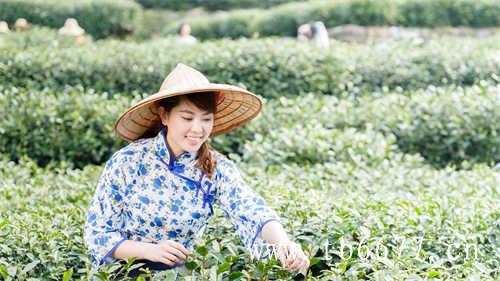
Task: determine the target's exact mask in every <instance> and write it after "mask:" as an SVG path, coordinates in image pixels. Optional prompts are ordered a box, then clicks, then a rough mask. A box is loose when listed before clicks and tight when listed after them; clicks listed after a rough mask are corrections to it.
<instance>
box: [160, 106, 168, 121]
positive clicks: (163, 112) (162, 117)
mask: <svg viewBox="0 0 500 281" xmlns="http://www.w3.org/2000/svg"><path fill="white" fill-rule="evenodd" d="M158 113H159V115H160V120H161V123H162V124H163V125H164V126H167V125H168V112H167V111H166V110H165V108H164V107H163V106H159V107H158Z"/></svg>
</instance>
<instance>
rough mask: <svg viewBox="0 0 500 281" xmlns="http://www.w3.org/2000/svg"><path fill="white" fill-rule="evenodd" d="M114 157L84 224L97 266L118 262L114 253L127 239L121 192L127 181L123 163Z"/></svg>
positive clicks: (110, 161) (103, 175) (98, 185)
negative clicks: (121, 164)
mask: <svg viewBox="0 0 500 281" xmlns="http://www.w3.org/2000/svg"><path fill="white" fill-rule="evenodd" d="M115 156H116V155H113V156H112V157H111V158H110V159H109V160H108V162H106V165H105V168H104V171H103V173H102V174H101V177H100V178H99V182H98V184H97V188H96V190H95V193H94V196H93V198H92V200H91V202H90V204H89V209H88V214H87V220H86V222H85V229H84V243H85V246H86V247H87V249H88V250H89V253H90V255H91V257H92V259H93V262H94V265H101V264H102V263H103V262H105V263H106V264H109V263H111V262H115V261H116V259H115V258H113V257H112V255H111V254H112V253H113V252H114V250H115V249H116V248H117V247H118V246H119V245H120V244H121V243H122V242H123V241H125V240H126V237H125V235H124V234H123V232H122V229H123V226H124V224H123V223H124V221H123V212H122V205H123V193H122V191H123V190H124V187H125V181H124V175H123V173H122V169H121V168H120V163H119V162H118V161H117V158H116V157H115Z"/></svg>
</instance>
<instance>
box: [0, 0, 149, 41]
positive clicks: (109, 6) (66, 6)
mask: <svg viewBox="0 0 500 281" xmlns="http://www.w3.org/2000/svg"><path fill="white" fill-rule="evenodd" d="M0 6H1V7H2V8H1V9H0V19H2V20H5V21H7V22H8V23H9V25H13V24H14V22H15V21H16V19H17V18H25V19H26V20H28V21H29V22H30V23H32V24H36V25H44V26H49V27H52V28H60V27H62V26H63V25H64V22H65V21H66V18H76V19H77V20H78V23H79V24H80V26H81V27H82V28H84V29H85V31H86V32H87V33H89V34H90V35H92V36H93V37H95V38H104V37H107V36H110V35H121V34H124V33H127V32H131V31H133V30H134V26H135V25H136V24H137V22H136V20H137V19H138V17H139V16H140V13H141V6H140V5H138V4H136V3H134V2H133V1H128V0H120V1H113V0H69V1H57V0H38V1H30V0H0Z"/></svg>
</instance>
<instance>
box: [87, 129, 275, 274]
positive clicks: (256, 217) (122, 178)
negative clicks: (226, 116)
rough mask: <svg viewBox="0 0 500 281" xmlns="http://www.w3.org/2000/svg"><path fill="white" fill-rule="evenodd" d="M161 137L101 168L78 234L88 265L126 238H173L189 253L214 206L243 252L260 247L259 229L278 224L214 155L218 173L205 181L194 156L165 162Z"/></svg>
mask: <svg viewBox="0 0 500 281" xmlns="http://www.w3.org/2000/svg"><path fill="white" fill-rule="evenodd" d="M165 134H166V131H165V130H162V131H160V132H159V133H158V134H157V136H155V137H153V138H147V139H140V140H136V141H134V142H132V143H130V144H128V145H127V146H125V147H123V148H121V149H120V150H118V151H117V152H115V153H114V154H113V155H112V156H111V157H110V159H109V160H108V161H107V162H106V165H105V168H104V171H103V173H102V175H101V177H100V179H99V183H98V185H97V188H96V190H95V194H94V197H93V199H92V201H91V202H90V206H89V210H88V215H87V220H86V223H85V229H84V243H85V246H86V247H87V248H88V250H89V253H90V255H91V257H92V259H93V263H94V266H98V265H101V264H103V263H105V264H109V263H111V262H115V261H116V259H114V258H113V257H112V256H111V253H112V252H113V251H114V250H115V249H116V248H117V247H118V246H119V245H120V244H121V243H122V242H123V241H125V240H127V239H128V240H135V241H142V242H150V243H158V242H160V241H162V240H174V241H176V242H178V243H181V244H182V245H184V247H185V248H186V249H187V250H188V251H190V252H193V251H194V247H193V245H192V243H193V238H194V235H195V234H198V232H203V231H204V229H205V225H206V224H207V219H208V218H210V217H211V216H213V208H214V205H218V206H219V207H220V208H221V209H222V210H223V211H224V212H225V214H226V216H227V217H228V218H229V220H230V222H231V224H232V225H233V227H234V229H235V230H236V233H237V234H238V235H239V237H240V239H241V241H242V242H243V244H244V245H245V247H246V248H247V249H248V250H249V251H254V250H255V249H256V248H254V247H255V246H256V245H258V244H262V243H265V241H264V240H263V239H261V238H260V237H259V233H260V232H261V230H262V228H263V226H264V225H265V224H266V223H268V222H270V221H273V220H274V221H278V222H279V221H280V220H279V217H278V215H277V214H276V212H275V211H274V210H273V209H272V208H271V207H269V206H268V205H267V204H266V202H265V201H264V200H263V198H262V197H261V196H260V195H259V194H257V193H255V192H254V191H253V190H252V189H250V188H249V187H248V186H247V185H246V184H245V182H244V181H243V179H242V177H241V175H240V173H239V171H238V168H237V166H236V165H235V164H234V163H233V162H232V161H231V160H229V159H227V158H226V157H225V156H224V155H222V154H220V153H215V155H214V157H215V159H216V161H217V169H216V173H215V176H214V177H213V178H212V179H209V178H208V177H207V176H206V175H204V173H203V172H202V171H201V170H200V169H199V168H197V167H196V166H195V164H196V160H197V156H196V153H190V152H184V153H182V154H181V155H179V156H177V157H175V158H174V157H172V152H171V151H170V148H169V147H168V145H167V144H166V140H165ZM254 253H256V252H255V251H254ZM257 253H258V252H257ZM260 258H265V256H264V257H262V256H261V257H260Z"/></svg>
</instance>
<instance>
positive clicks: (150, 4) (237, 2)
mask: <svg viewBox="0 0 500 281" xmlns="http://www.w3.org/2000/svg"><path fill="white" fill-rule="evenodd" d="M136 1H137V2H138V3H140V4H141V5H142V6H143V7H144V8H159V9H169V10H189V9H193V8H197V7H203V8H205V9H207V10H209V11H215V10H231V9H236V8H255V7H263V8H265V7H272V6H275V5H279V4H282V3H286V2H291V1H293V0H265V1H262V0H184V1H175V0H136Z"/></svg>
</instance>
